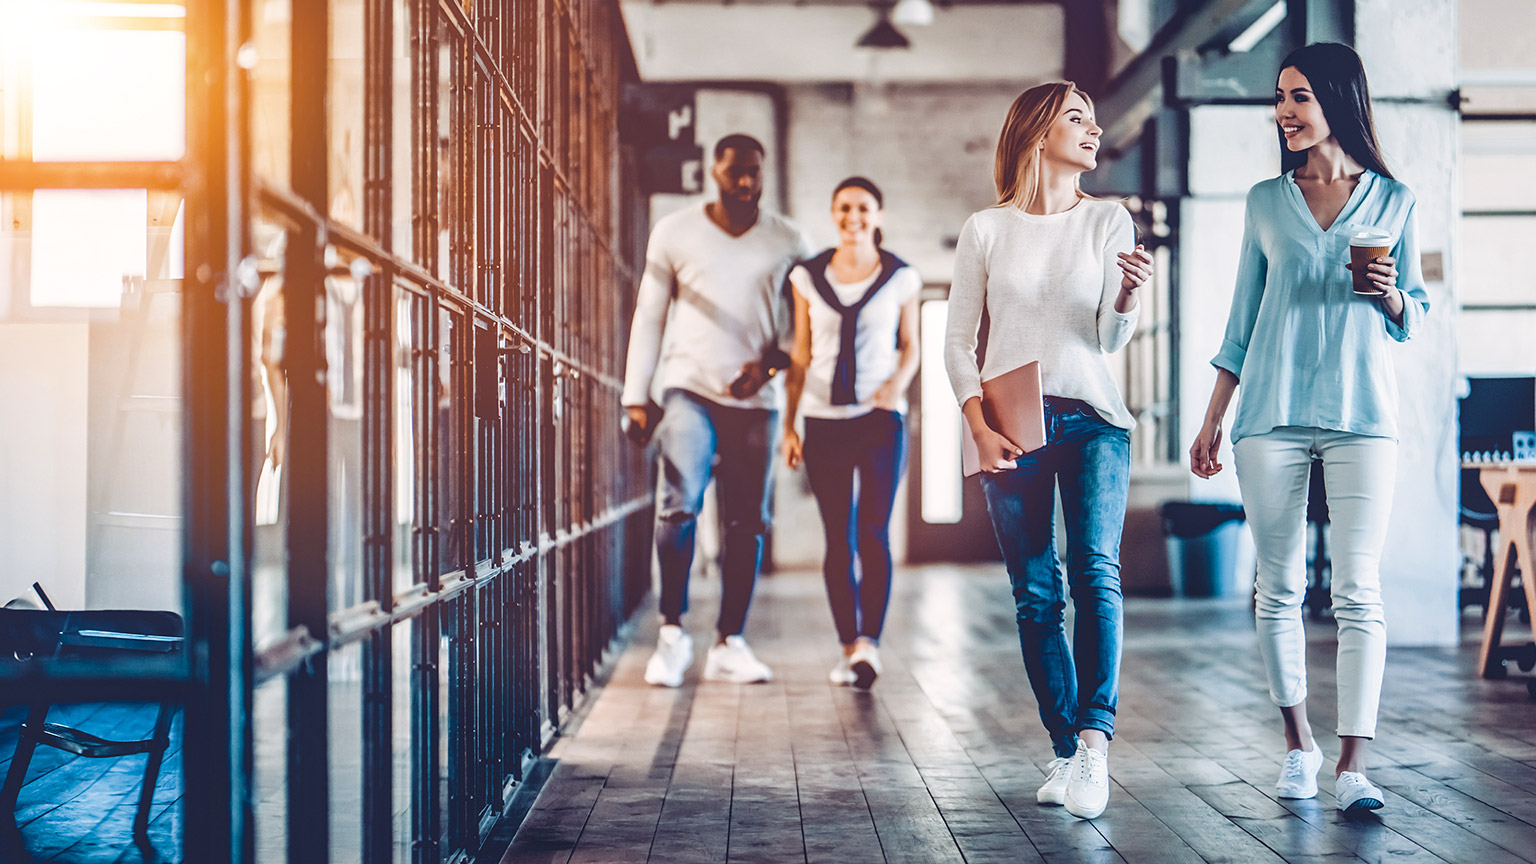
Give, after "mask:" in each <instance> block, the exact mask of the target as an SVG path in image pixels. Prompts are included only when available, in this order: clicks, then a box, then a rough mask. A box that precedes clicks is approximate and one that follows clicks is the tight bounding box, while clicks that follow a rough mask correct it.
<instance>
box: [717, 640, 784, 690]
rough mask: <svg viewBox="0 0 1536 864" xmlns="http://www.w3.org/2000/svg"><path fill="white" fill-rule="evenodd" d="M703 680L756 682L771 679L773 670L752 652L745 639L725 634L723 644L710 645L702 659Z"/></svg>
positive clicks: (732, 682) (733, 682) (737, 682)
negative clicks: (705, 656)
mask: <svg viewBox="0 0 1536 864" xmlns="http://www.w3.org/2000/svg"><path fill="white" fill-rule="evenodd" d="M704 680H706V681H725V682H728V683H731V684H757V683H759V682H763V681H772V680H773V670H772V669H769V668H768V667H767V666H766V665H764V663H763V661H761V660H759V659H757V655H756V654H753V653H752V649H751V647H749V646H748V645H747V640H745V639H743V638H741V637H740V636H727V637H725V642H724V643H723V644H718V645H714V646H711V647H710V649H709V656H708V657H707V658H705V660H704Z"/></svg>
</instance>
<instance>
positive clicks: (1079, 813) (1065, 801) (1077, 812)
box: [1061, 796, 1109, 819]
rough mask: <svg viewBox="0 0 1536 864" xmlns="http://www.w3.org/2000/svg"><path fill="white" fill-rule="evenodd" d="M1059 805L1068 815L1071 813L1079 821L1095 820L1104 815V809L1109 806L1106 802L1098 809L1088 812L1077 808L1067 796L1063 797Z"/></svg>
mask: <svg viewBox="0 0 1536 864" xmlns="http://www.w3.org/2000/svg"><path fill="white" fill-rule="evenodd" d="M1061 803H1062V806H1063V807H1065V808H1067V812H1068V813H1071V814H1072V815H1073V816H1076V817H1077V818H1079V819H1097V818H1099V817H1100V816H1103V815H1104V809H1105V808H1106V807H1108V806H1109V802H1108V801H1106V802H1104V804H1103V805H1101V806H1100V807H1099V809H1097V810H1088V809H1085V808H1083V807H1080V806H1078V805H1077V804H1076V803H1075V802H1074V801H1072V800H1071V798H1070V797H1068V796H1063V798H1062V802H1061Z"/></svg>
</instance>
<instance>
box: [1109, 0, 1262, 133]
mask: <svg viewBox="0 0 1536 864" xmlns="http://www.w3.org/2000/svg"><path fill="white" fill-rule="evenodd" d="M1274 2H1275V0H1209V2H1207V3H1205V4H1204V5H1202V6H1200V7H1199V8H1194V9H1187V10H1185V11H1182V12H1180V13H1178V14H1176V15H1174V17H1173V18H1172V19H1171V20H1170V21H1169V22H1168V23H1167V24H1165V25H1163V27H1162V29H1160V30H1158V31H1157V34H1156V35H1155V36H1153V37H1152V43H1151V44H1150V45H1148V46H1147V49H1146V50H1145V51H1143V52H1141V53H1140V54H1138V55H1136V58H1135V59H1134V60H1132V61H1131V62H1130V63H1129V64H1127V65H1126V67H1125V68H1124V69H1123V70H1121V72H1120V74H1118V75H1116V76H1115V77H1114V79H1113V80H1111V81H1110V82H1109V85H1108V87H1107V88H1106V89H1105V92H1104V94H1103V96H1101V97H1100V98H1099V99H1098V100H1097V109H1098V110H1097V111H1096V113H1097V114H1098V119H1099V123H1100V124H1101V125H1103V126H1104V136H1103V137H1104V142H1105V144H1106V145H1107V146H1108V147H1110V148H1111V149H1120V148H1123V147H1125V146H1126V145H1127V144H1129V143H1130V142H1131V141H1132V140H1133V139H1135V138H1136V136H1137V135H1139V134H1140V133H1141V127H1142V124H1144V123H1145V122H1146V121H1147V118H1149V117H1151V116H1152V114H1153V112H1155V111H1156V110H1157V109H1158V108H1159V107H1161V106H1162V105H1163V102H1164V94H1163V75H1164V72H1163V59H1164V58H1165V57H1173V56H1177V55H1179V54H1182V53H1190V54H1194V53H1197V52H1198V51H1199V50H1200V49H1201V48H1202V47H1205V48H1207V49H1209V48H1210V46H1213V45H1215V44H1216V43H1217V42H1218V40H1221V39H1222V38H1223V37H1226V38H1228V39H1230V38H1231V37H1232V36H1235V35H1237V34H1238V33H1241V32H1242V31H1243V30H1245V29H1247V27H1248V25H1250V24H1252V23H1253V22H1254V21H1256V20H1258V17H1259V16H1260V15H1262V14H1264V11H1265V10H1266V9H1268V8H1269V7H1270V6H1273V5H1274ZM1221 44H1223V45H1225V42H1222V43H1221Z"/></svg>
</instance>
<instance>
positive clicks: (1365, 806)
mask: <svg viewBox="0 0 1536 864" xmlns="http://www.w3.org/2000/svg"><path fill="white" fill-rule="evenodd" d="M1333 794H1334V797H1335V798H1338V799H1339V809H1340V810H1341V811H1343V812H1344V813H1346V814H1353V813H1364V812H1365V811H1367V810H1380V809H1381V807H1382V803H1383V802H1382V800H1381V798H1382V795H1381V790H1380V789H1377V788H1376V784H1374V783H1372V782H1371V781H1369V780H1367V779H1365V775H1364V774H1359V773H1356V772H1354V771H1342V772H1340V773H1339V779H1338V782H1337V784H1336V785H1335V786H1334V793H1333Z"/></svg>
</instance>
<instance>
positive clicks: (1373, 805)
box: [1344, 798, 1385, 815]
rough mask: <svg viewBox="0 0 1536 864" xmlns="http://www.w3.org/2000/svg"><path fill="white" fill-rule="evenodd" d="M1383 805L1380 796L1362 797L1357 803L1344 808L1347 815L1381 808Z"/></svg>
mask: <svg viewBox="0 0 1536 864" xmlns="http://www.w3.org/2000/svg"><path fill="white" fill-rule="evenodd" d="M1383 806H1385V805H1383V804H1382V801H1381V799H1380V798H1361V799H1360V800H1358V801H1356V802H1355V803H1353V804H1351V805H1349V806H1348V807H1345V808H1344V813H1345V814H1346V815H1348V814H1352V813H1366V812H1369V811H1371V810H1380V809H1381V808H1382V807H1383Z"/></svg>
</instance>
